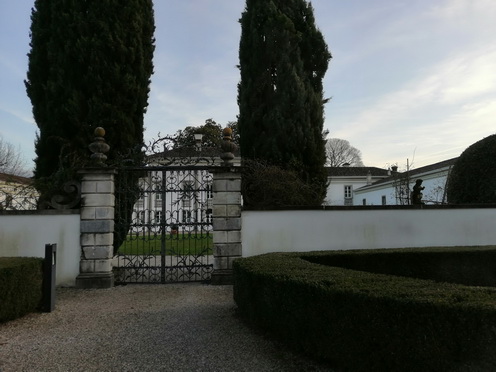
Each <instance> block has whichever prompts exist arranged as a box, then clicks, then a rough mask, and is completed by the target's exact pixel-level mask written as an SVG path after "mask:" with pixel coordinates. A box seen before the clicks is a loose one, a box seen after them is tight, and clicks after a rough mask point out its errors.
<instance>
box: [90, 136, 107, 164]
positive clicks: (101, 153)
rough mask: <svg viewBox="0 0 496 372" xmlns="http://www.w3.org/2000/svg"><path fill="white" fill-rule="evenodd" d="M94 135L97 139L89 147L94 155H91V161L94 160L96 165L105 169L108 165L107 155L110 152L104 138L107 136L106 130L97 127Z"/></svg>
mask: <svg viewBox="0 0 496 372" xmlns="http://www.w3.org/2000/svg"><path fill="white" fill-rule="evenodd" d="M93 134H94V135H95V138H94V140H93V142H92V143H90V145H89V146H88V147H89V149H90V151H91V152H92V153H93V154H91V160H93V164H94V165H96V166H99V167H104V166H105V165H106V164H105V160H107V155H105V153H106V152H108V151H109V150H110V146H109V145H108V144H107V143H106V142H105V138H103V136H105V129H103V128H102V127H97V128H95V131H94V132H93Z"/></svg>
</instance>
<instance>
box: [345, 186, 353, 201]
mask: <svg viewBox="0 0 496 372" xmlns="http://www.w3.org/2000/svg"><path fill="white" fill-rule="evenodd" d="M352 197H353V186H351V185H346V186H345V187H344V198H345V199H351V198H352Z"/></svg>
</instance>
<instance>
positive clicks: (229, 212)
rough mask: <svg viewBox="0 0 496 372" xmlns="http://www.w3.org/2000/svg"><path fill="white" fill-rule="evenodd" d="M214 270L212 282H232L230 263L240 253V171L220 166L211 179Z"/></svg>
mask: <svg viewBox="0 0 496 372" xmlns="http://www.w3.org/2000/svg"><path fill="white" fill-rule="evenodd" d="M212 212H213V229H214V252H213V253H214V272H213V273H212V284H219V285H220V284H232V264H233V262H234V260H235V259H237V258H239V257H241V254H242V252H241V173H240V171H239V169H237V168H226V169H219V170H217V171H215V172H214V181H213V211H212Z"/></svg>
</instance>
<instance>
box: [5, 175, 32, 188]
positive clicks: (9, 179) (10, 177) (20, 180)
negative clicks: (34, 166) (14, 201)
mask: <svg viewBox="0 0 496 372" xmlns="http://www.w3.org/2000/svg"><path fill="white" fill-rule="evenodd" d="M0 181H3V182H12V183H19V184H23V185H31V184H32V183H33V180H32V179H31V178H27V177H21V176H14V175H13V174H7V173H0Z"/></svg>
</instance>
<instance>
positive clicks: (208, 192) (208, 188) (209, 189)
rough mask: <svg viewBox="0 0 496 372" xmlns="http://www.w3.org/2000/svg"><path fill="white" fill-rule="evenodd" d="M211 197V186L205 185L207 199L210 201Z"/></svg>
mask: <svg viewBox="0 0 496 372" xmlns="http://www.w3.org/2000/svg"><path fill="white" fill-rule="evenodd" d="M212 197H213V191H212V185H211V184H208V185H207V199H212Z"/></svg>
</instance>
